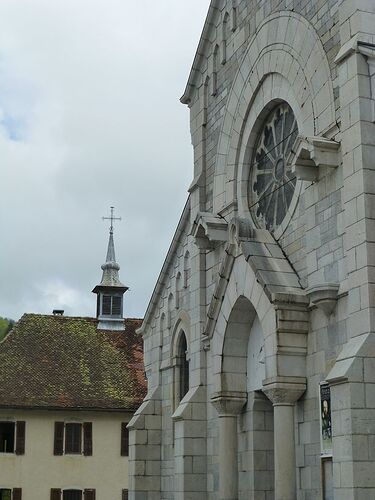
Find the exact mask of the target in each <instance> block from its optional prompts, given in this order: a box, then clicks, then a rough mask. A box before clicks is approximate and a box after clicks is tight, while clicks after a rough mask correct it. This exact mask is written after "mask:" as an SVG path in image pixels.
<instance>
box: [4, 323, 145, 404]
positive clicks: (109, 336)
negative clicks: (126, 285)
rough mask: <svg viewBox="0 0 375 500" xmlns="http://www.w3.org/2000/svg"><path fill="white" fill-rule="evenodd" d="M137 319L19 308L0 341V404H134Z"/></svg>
mask: <svg viewBox="0 0 375 500" xmlns="http://www.w3.org/2000/svg"><path fill="white" fill-rule="evenodd" d="M140 324H141V320H139V319H126V320H125V325H126V328H125V331H120V332H116V331H104V330H97V320H96V319H93V318H79V317H67V316H49V315H41V314H24V315H23V316H22V318H21V319H20V321H19V322H18V323H17V324H16V325H15V327H14V328H13V330H12V332H11V333H10V334H9V335H8V336H7V337H6V338H5V340H4V341H3V342H1V343H0V407H2V408H7V407H9V408H61V409H69V408H74V409H77V408H79V409H96V410H99V409H103V410H134V409H136V408H137V407H138V406H139V405H140V404H141V402H142V400H143V397H144V396H145V393H146V381H145V377H144V368H143V349H142V339H141V338H140V336H138V335H136V334H135V330H136V328H138V327H139V326H140Z"/></svg>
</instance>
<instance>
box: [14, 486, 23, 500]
mask: <svg viewBox="0 0 375 500" xmlns="http://www.w3.org/2000/svg"><path fill="white" fill-rule="evenodd" d="M12 498H13V500H22V489H21V488H13V497H12Z"/></svg>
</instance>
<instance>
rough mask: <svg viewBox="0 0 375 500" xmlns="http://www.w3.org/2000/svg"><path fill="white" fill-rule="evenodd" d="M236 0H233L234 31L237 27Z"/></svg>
mask: <svg viewBox="0 0 375 500" xmlns="http://www.w3.org/2000/svg"><path fill="white" fill-rule="evenodd" d="M236 3H237V2H236V0H232V31H236V29H237V5H236Z"/></svg>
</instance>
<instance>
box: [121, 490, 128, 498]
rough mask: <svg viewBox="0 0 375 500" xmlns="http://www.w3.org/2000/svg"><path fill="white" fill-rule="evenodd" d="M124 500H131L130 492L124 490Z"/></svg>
mask: <svg viewBox="0 0 375 500" xmlns="http://www.w3.org/2000/svg"><path fill="white" fill-rule="evenodd" d="M122 500H129V491H128V490H122Z"/></svg>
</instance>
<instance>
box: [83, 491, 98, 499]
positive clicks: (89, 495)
mask: <svg viewBox="0 0 375 500" xmlns="http://www.w3.org/2000/svg"><path fill="white" fill-rule="evenodd" d="M95 497H96V494H95V490H85V491H84V492H83V498H84V500H95Z"/></svg>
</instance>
